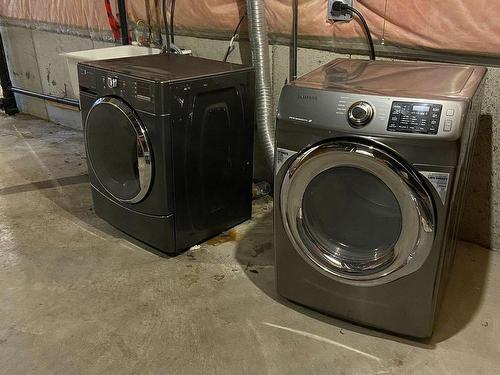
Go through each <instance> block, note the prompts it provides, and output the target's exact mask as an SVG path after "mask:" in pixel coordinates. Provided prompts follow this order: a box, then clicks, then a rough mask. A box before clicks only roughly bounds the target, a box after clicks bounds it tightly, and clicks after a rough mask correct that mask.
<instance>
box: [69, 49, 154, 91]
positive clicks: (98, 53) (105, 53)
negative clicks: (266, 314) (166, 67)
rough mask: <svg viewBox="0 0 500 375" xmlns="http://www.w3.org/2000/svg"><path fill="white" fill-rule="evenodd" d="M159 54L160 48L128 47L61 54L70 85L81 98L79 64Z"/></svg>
mask: <svg viewBox="0 0 500 375" xmlns="http://www.w3.org/2000/svg"><path fill="white" fill-rule="evenodd" d="M159 53H160V49H158V48H149V47H141V46H132V45H127V46H117V47H108V48H98V49H89V50H86V51H77V52H68V53H61V56H64V57H66V63H67V64H68V71H69V79H70V83H71V86H72V87H73V92H74V93H75V95H76V97H77V98H79V97H80V93H79V90H78V70H77V64H78V63H79V62H82V61H93V60H108V59H118V58H121V57H129V56H143V55H156V54H159Z"/></svg>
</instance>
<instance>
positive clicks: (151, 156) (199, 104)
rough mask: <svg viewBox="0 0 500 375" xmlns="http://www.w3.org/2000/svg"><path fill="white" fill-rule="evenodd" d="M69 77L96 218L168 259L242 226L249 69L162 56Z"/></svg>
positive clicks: (249, 143) (91, 66)
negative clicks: (73, 80) (75, 82)
mask: <svg viewBox="0 0 500 375" xmlns="http://www.w3.org/2000/svg"><path fill="white" fill-rule="evenodd" d="M78 77H79V85H80V105H81V110H82V116H83V124H84V133H85V145H86V151H87V161H88V168H89V175H90V181H91V185H92V196H93V201H94V209H95V212H96V214H97V215H99V216H100V217H101V218H103V219H105V220H106V221H108V222H109V223H110V224H112V225H113V226H115V227H117V228H119V229H121V230H122V231H124V232H125V233H127V234H128V235H130V236H132V237H135V238H137V239H139V240H141V241H142V242H144V243H146V244H148V245H151V246H153V247H155V248H157V249H159V250H161V251H163V252H167V253H178V252H180V251H182V250H184V249H187V248H189V247H190V246H192V245H194V244H196V243H199V242H201V241H203V240H204V239H207V238H209V237H212V236H214V235H216V234H218V233H220V232H221V231H224V230H226V229H228V228H230V227H232V226H234V225H236V224H238V223H241V222H243V221H245V220H246V219H248V218H250V216H251V199H252V186H251V185H252V165H253V164H252V157H253V151H252V150H253V121H254V110H253V108H254V72H253V69H252V68H249V67H246V66H243V65H236V64H229V63H223V62H218V61H212V60H207V59H201V58H196V57H192V56H182V55H173V54H161V55H150V56H141V57H129V58H122V59H114V60H102V61H94V62H85V63H80V64H78Z"/></svg>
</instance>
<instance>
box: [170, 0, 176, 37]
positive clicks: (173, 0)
mask: <svg viewBox="0 0 500 375" xmlns="http://www.w3.org/2000/svg"><path fill="white" fill-rule="evenodd" d="M174 17H175V0H170V41H171V42H172V44H175V40H174Z"/></svg>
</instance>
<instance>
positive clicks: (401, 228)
mask: <svg viewBox="0 0 500 375" xmlns="http://www.w3.org/2000/svg"><path fill="white" fill-rule="evenodd" d="M280 208H281V214H282V219H283V223H284V226H285V230H286V232H287V234H288V236H289V238H290V240H291V242H292V243H293V245H294V247H295V249H296V250H297V251H298V252H299V254H300V255H301V256H302V257H303V258H304V259H305V260H306V261H307V262H309V263H310V264H311V265H312V266H313V267H315V268H316V269H317V270H318V271H320V272H322V273H324V274H326V275H327V276H329V277H332V278H334V279H336V280H338V281H341V282H343V283H347V284H353V285H365V286H369V285H380V284H384V283H387V282H389V281H392V280H395V279H397V278H400V277H403V276H405V275H408V274H410V273H412V272H414V271H416V270H417V269H418V268H420V267H421V266H422V264H423V263H424V261H425V260H426V258H427V256H428V255H429V252H430V250H431V248H432V245H433V241H434V224H435V223H434V207H433V204H432V199H431V196H430V194H429V193H428V191H427V189H426V187H425V185H424V184H423V183H422V181H421V179H420V177H419V175H418V173H417V172H416V171H415V170H414V169H413V167H412V166H410V165H409V164H407V163H405V162H404V161H402V160H399V158H398V157H397V156H395V155H393V154H392V153H390V152H388V151H386V150H385V149H384V148H383V147H381V146H378V145H377V144H371V143H370V142H369V141H366V142H365V140H359V139H357V140H338V141H331V142H329V143H325V144H321V145H319V146H315V147H313V148H310V149H308V150H307V151H305V152H303V153H302V154H301V155H299V157H298V158H297V159H296V160H295V161H294V162H293V163H292V164H291V166H290V167H289V169H288V170H287V172H286V175H285V178H284V181H283V185H282V189H281V200H280Z"/></svg>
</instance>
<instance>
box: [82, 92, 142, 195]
mask: <svg viewBox="0 0 500 375" xmlns="http://www.w3.org/2000/svg"><path fill="white" fill-rule="evenodd" d="M85 143H86V148H87V157H88V160H89V165H90V167H91V168H92V170H93V172H94V174H95V176H96V178H97V179H98V180H99V182H100V183H101V185H102V186H103V187H104V188H105V189H106V190H107V192H108V193H109V194H111V195H112V196H113V197H114V198H115V199H117V200H119V201H121V202H127V203H137V202H140V201H141V200H142V199H143V198H144V197H145V196H146V194H147V192H148V191H149V188H150V185H151V172H152V159H151V150H150V147H149V142H148V139H147V135H146V130H145V128H144V126H143V125H142V123H141V121H140V119H139V118H138V116H137V115H136V114H135V113H134V111H133V110H132V108H130V107H129V106H128V105H127V104H125V103H124V102H123V101H121V100H119V99H117V98H110V97H105V98H100V99H98V100H97V101H96V102H95V103H94V104H93V106H92V108H91V109H90V111H89V113H88V115H87V119H86V121H85Z"/></svg>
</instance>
